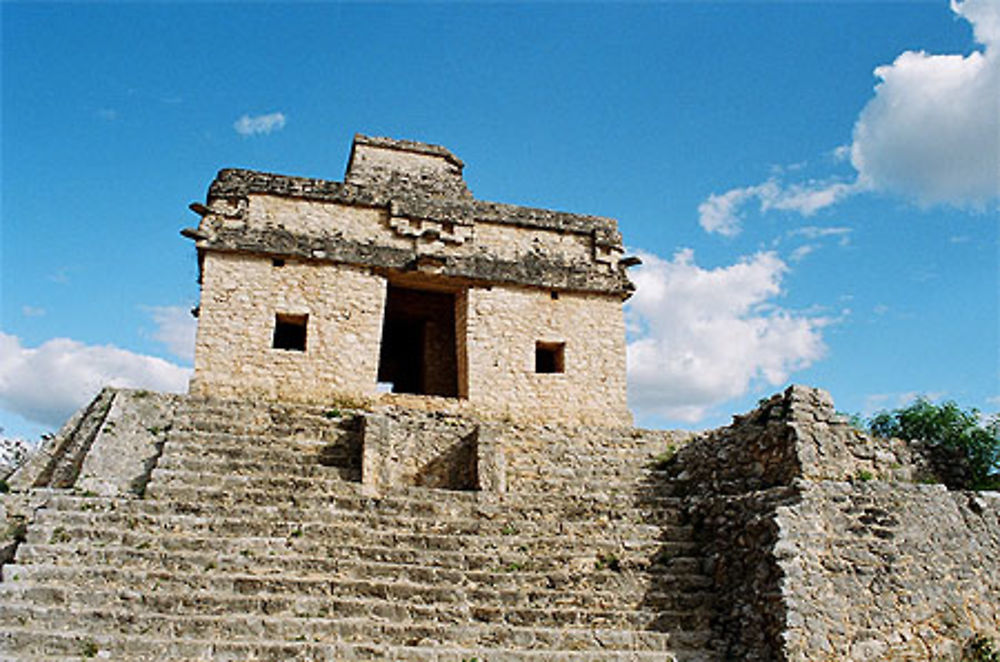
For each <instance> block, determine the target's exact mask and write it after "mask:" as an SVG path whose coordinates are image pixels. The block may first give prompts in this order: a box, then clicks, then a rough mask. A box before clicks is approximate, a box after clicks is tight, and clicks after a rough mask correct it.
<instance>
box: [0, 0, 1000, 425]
mask: <svg viewBox="0 0 1000 662" xmlns="http://www.w3.org/2000/svg"><path fill="white" fill-rule="evenodd" d="M0 12H2V117H0V120H2V196H3V197H2V229H0V233H2V234H0V249H2V253H0V259H2V265H0V271H2V273H0V277H2V280H0V285H2V289H0V316H2V317H0V323H2V324H0V328H2V335H0V425H2V426H3V427H4V428H6V432H7V434H15V435H28V436H33V435H37V434H38V433H40V432H42V431H44V430H50V429H53V428H55V427H57V426H58V423H59V421H60V420H61V419H62V418H64V417H65V416H66V415H67V413H68V412H69V411H71V410H72V409H73V408H74V407H75V406H78V405H79V404H80V403H82V402H84V401H86V400H87V399H88V398H89V397H90V396H91V395H92V394H93V392H94V391H95V390H96V389H97V388H98V387H99V385H100V384H101V383H105V382H112V383H115V384H122V385H125V384H128V385H139V384H142V385H146V386H153V387H159V388H182V387H183V384H184V382H185V379H186V372H185V370H186V368H188V367H190V365H191V363H190V337H191V335H190V334H191V329H192V326H191V323H190V320H189V319H188V318H187V317H186V313H185V311H186V310H187V309H189V308H190V307H192V306H193V305H195V304H196V303H197V297H198V292H197V285H196V283H195V277H196V266H195V256H194V250H193V248H192V246H191V245H190V243H189V242H188V241H187V240H185V239H182V238H181V237H180V236H179V235H178V231H179V229H180V228H182V227H184V226H187V225H192V224H194V223H195V222H196V220H197V219H196V217H195V216H194V215H193V214H191V213H190V212H189V211H187V204H188V203H189V202H191V201H194V200H203V199H204V195H205V191H206V189H207V187H208V184H209V183H210V182H211V180H212V178H213V177H214V175H215V172H216V171H217V170H218V169H220V168H223V167H246V168H254V169H260V170H267V171H274V172H280V173H285V174H295V175H306V176H312V177H321V178H327V179H333V180H339V179H341V178H342V177H343V172H344V167H345V164H346V160H347V155H348V150H349V146H350V141H351V136H352V135H353V134H354V133H355V132H362V133H366V134H370V135H387V136H392V137H398V138H408V139H414V140H421V141H426V142H432V143H438V144H443V145H445V146H447V147H448V148H450V149H451V150H452V151H453V152H455V153H456V154H457V155H458V156H459V157H461V158H462V159H463V160H464V161H465V162H466V169H465V174H466V178H467V180H468V182H469V184H470V187H471V188H472V190H473V192H474V193H475V194H476V195H477V197H479V198H482V199H488V200H498V201H503V202H512V203H517V204H525V205H533V206H540V207H547V208H555V209H562V210H567V211H575V212H582V213H594V214H601V215H607V216H612V217H614V218H616V219H618V221H619V225H620V228H621V230H622V233H623V235H624V237H625V241H626V243H627V244H628V245H629V247H630V248H631V249H632V250H633V251H635V252H639V253H640V254H642V255H643V256H644V258H645V265H644V266H643V267H641V268H639V269H636V270H634V271H633V276H634V278H635V279H636V281H637V282H638V283H639V285H640V289H639V292H638V294H637V295H636V296H635V297H634V298H633V300H632V301H631V302H630V304H629V306H628V308H627V316H628V317H627V319H628V322H629V328H630V332H629V341H630V375H629V377H630V401H631V403H632V405H633V409H634V411H635V412H636V414H637V420H638V421H639V422H640V423H641V424H644V425H647V426H655V427H663V426H666V427H689V428H701V427H708V426H713V425H718V424H722V423H725V422H727V421H728V417H729V415H730V414H732V413H737V412H740V411H744V410H746V409H749V408H750V407H752V406H753V404H754V403H755V402H756V400H757V399H758V398H760V397H762V396H765V395H768V394H770V393H772V392H774V391H776V390H778V389H780V388H783V387H784V386H785V385H786V384H788V383H790V382H798V383H806V384H811V385H816V386H820V387H822V388H825V389H827V390H829V391H831V393H832V394H833V396H834V398H835V400H836V402H837V404H838V407H839V408H840V409H842V410H845V411H852V412H861V413H871V412H873V411H874V410H876V409H878V408H880V407H894V406H898V405H900V404H902V403H905V402H906V401H908V400H909V399H910V398H912V396H913V395H914V394H917V393H924V394H928V395H930V396H931V397H935V398H952V399H955V400H957V401H959V402H960V403H961V404H963V405H966V406H976V407H979V408H981V409H983V410H985V411H996V410H997V409H998V406H1000V400H998V397H1000V360H998V344H1000V342H998V341H1000V312H998V308H1000V301H998V298H1000V294H998V292H1000V288H998V259H1000V244H998V198H1000V196H998V188H1000V176H998V168H1000V166H998V161H1000V3H998V2H997V1H996V0H990V1H987V0H967V2H966V3H965V4H963V5H956V6H955V7H950V6H949V5H948V4H947V2H919V3H900V2H889V3H867V2H846V1H845V2H829V3H803V4H796V3H787V2H775V3H767V2H761V3H740V2H720V3H697V2H685V3H664V4H628V5H625V4H583V5H568V4H537V5H536V4H497V5H452V4H445V5H421V4H378V5H365V4H323V3H306V4H257V3H250V4H245V5H236V4H227V5H215V4H201V3H197V4H195V3H191V4H161V3H157V4H144V3H143V4H140V3H134V4H133V3H121V4H89V3H80V4H46V3H25V4H18V3H3V4H2V5H0ZM241 118H245V119H242V121H241ZM178 385H179V386H178Z"/></svg>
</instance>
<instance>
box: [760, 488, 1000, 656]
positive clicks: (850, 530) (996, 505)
mask: <svg viewBox="0 0 1000 662" xmlns="http://www.w3.org/2000/svg"><path fill="white" fill-rule="evenodd" d="M775 521H776V524H777V527H778V529H779V531H780V535H779V540H778V542H777V544H776V545H775V548H774V553H775V556H776V557H777V561H778V565H779V566H780V568H781V571H782V574H783V579H782V581H781V594H782V598H783V601H784V603H785V606H786V609H787V617H786V621H785V624H784V625H785V629H784V635H783V636H784V643H785V651H784V652H785V656H786V658H787V659H788V660H811V661H814V660H830V661H831V662H832V661H833V660H959V659H961V656H962V649H963V648H964V647H965V646H967V645H968V643H969V642H970V641H971V640H972V639H973V637H975V636H977V635H982V636H989V637H992V638H997V637H998V634H1000V494H997V493H995V492H994V493H973V492H953V491H948V490H947V489H946V488H945V487H944V486H943V485H920V484H913V483H903V482H886V481H870V482H855V483H848V482H834V481H818V482H805V483H803V485H802V486H801V495H800V500H799V501H798V503H794V504H789V505H784V506H781V507H779V508H778V509H777V517H776V520H775Z"/></svg>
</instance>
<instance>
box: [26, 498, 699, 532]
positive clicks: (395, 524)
mask: <svg viewBox="0 0 1000 662" xmlns="http://www.w3.org/2000/svg"><path fill="white" fill-rule="evenodd" d="M140 503H141V502H140ZM348 505H349V504H348ZM164 510H165V511H166V512H148V511H147V512H144V511H143V509H140V508H135V507H130V508H125V507H121V508H118V509H116V510H106V511H95V510H63V509H52V508H46V509H41V510H39V511H38V512H37V513H36V516H35V521H34V523H33V525H32V528H34V529H39V532H40V533H41V535H42V537H43V538H44V533H43V532H41V530H42V529H45V530H48V531H52V530H54V529H55V528H57V527H60V526H61V527H70V528H80V527H87V526H91V527H96V528H101V529H105V528H128V529H132V530H146V531H184V532H187V533H199V532H213V533H217V534H221V535H240V536H252V537H276V536H288V535H292V533H293V532H296V533H295V535H299V536H301V535H308V536H312V537H316V538H324V537H325V538H328V539H343V538H344V537H345V536H350V535H353V533H354V532H355V531H356V530H357V528H358V527H362V528H366V529H374V530H378V531H382V532H387V533H388V532H405V533H434V534H438V535H456V536H494V537H500V536H508V537H514V536H516V537H539V536H564V537H566V538H572V539H578V538H588V539H594V538H602V539H622V538H630V539H631V538H635V539H644V538H648V539H657V540H689V539H691V536H692V530H691V527H690V526H686V525H668V524H664V525H659V524H643V523H639V522H630V521H627V520H609V519H604V518H601V517H596V516H595V517H593V518H589V519H582V518H581V519H561V518H557V519H554V520H530V519H524V518H522V519H514V518H505V519H490V518H486V517H478V518H476V517H457V516H452V517H440V518H434V517H426V516H421V517H411V516H410V515H408V514H397V513H395V512H383V511H381V510H380V509H377V508H372V509H361V508H350V507H346V506H345V505H342V504H331V507H330V508H328V509H316V508H314V509H308V510H304V511H303V512H298V513H297V512H294V510H293V509H289V508H284V507H282V508H278V507H270V508H267V509H266V510H265V509H264V508H252V507H250V508H248V507H240V506H235V507H232V508H231V509H227V510H226V511H223V512H219V513H215V514H211V515H200V514H199V515H192V514H188V513H178V512H177V509H173V512H171V511H167V510H166V509H164ZM234 510H235V511H241V512H237V513H234V512H232V511H234ZM664 519H666V518H664Z"/></svg>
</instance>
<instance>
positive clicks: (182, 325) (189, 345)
mask: <svg viewBox="0 0 1000 662" xmlns="http://www.w3.org/2000/svg"><path fill="white" fill-rule="evenodd" d="M146 312H147V313H149V315H150V317H152V318H153V321H154V322H155V323H156V331H155V332H154V333H153V339H154V340H158V341H159V342H161V343H163V344H164V345H166V347H167V349H168V350H170V353H171V354H173V355H174V356H176V357H177V358H179V359H181V360H182V361H186V362H188V363H190V362H192V361H194V337H195V332H196V331H197V329H198V323H197V320H195V318H194V317H193V316H192V315H191V311H189V310H188V309H187V308H184V307H183V306H149V307H148V308H146Z"/></svg>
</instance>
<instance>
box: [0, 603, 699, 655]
mask: <svg viewBox="0 0 1000 662" xmlns="http://www.w3.org/2000/svg"><path fill="white" fill-rule="evenodd" d="M0 620H2V621H3V622H5V623H8V624H10V627H11V628H15V627H16V628H19V629H27V628H32V629H35V630H51V631H53V632H66V631H79V632H90V633H97V632H106V633H109V634H113V635H116V636H117V635H126V636H137V635H140V636H144V637H153V638H167V637H172V638H175V639H178V640H182V639H190V638H193V639H208V640H216V641H242V642H246V643H251V642H253V641H255V640H259V639H264V640H273V641H287V642H294V641H312V642H330V643H340V642H346V643H354V642H357V643H361V642H379V643H380V644H383V645H385V644H390V645H396V646H406V645H411V646H412V645H422V646H435V645H444V646H449V645H452V646H463V647H479V646H498V647H503V648H512V649H515V650H517V649H520V650H540V649H555V650H590V651H594V652H598V651H604V652H610V651H630V650H647V651H659V652H669V651H670V649H671V647H672V646H675V645H676V646H678V647H682V648H698V647H705V646H706V645H707V643H708V641H709V640H710V639H711V634H710V632H708V631H706V630H697V631H692V632H677V633H664V632H652V631H640V630H627V629H617V628H615V629H613V628H578V627H555V628H544V627H520V626H512V625H505V624H503V625H490V624H482V623H465V624H451V623H434V622H427V623H393V622H389V621H375V620H372V619H369V618H320V617H315V618H289V617H283V616H266V615H251V616H244V615H237V614H226V615H219V616H214V615H190V614H182V615H173V614H147V613H144V612H138V613H137V612H135V611H134V610H132V609H120V608H94V609H88V608H63V607H40V606H36V605H29V604H14V603H10V602H4V603H0ZM38 652H42V651H38Z"/></svg>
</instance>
